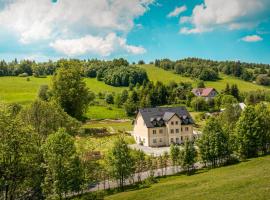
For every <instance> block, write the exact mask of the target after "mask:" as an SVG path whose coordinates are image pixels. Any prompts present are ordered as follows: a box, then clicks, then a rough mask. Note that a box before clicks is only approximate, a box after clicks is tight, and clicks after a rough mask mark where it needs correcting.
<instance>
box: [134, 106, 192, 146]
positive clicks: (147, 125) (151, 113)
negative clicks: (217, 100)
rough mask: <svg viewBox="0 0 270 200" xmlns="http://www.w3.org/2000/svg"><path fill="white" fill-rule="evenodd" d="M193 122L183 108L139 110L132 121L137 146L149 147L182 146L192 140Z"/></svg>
mask: <svg viewBox="0 0 270 200" xmlns="http://www.w3.org/2000/svg"><path fill="white" fill-rule="evenodd" d="M193 124H194V121H193V119H192V118H191V116H190V114H189V113H188V111H187V110H186V108H185V107H176V108H144V109H140V110H139V112H138V114H137V116H136V119H135V121H134V130H133V135H134V139H135V141H136V143H137V144H140V145H144V146H149V147H162V146H170V144H172V143H173V144H182V143H183V142H184V141H185V140H186V139H193Z"/></svg>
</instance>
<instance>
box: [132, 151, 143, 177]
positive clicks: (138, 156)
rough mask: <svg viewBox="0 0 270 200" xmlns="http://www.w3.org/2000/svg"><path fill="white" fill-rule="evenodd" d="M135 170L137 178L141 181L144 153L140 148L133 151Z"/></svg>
mask: <svg viewBox="0 0 270 200" xmlns="http://www.w3.org/2000/svg"><path fill="white" fill-rule="evenodd" d="M134 161H135V172H136V173H137V179H138V181H139V182H141V173H142V172H143V171H144V170H145V168H146V160H145V154H144V152H143V151H142V150H135V151H134Z"/></svg>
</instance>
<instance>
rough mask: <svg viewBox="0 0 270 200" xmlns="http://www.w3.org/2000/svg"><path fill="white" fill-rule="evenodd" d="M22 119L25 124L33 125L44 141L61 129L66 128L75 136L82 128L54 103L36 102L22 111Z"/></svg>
mask: <svg viewBox="0 0 270 200" xmlns="http://www.w3.org/2000/svg"><path fill="white" fill-rule="evenodd" d="M20 117H21V119H22V121H23V122H24V123H26V124H29V125H31V126H32V127H33V128H34V130H35V131H36V132H37V133H38V134H39V135H40V136H41V137H42V138H43V139H45V138H46V137H47V136H48V135H49V134H52V133H54V132H56V131H57V130H58V129H59V128H65V129H66V130H67V131H68V132H69V133H70V134H72V135H75V134H76V133H77V132H78V129H79V127H80V123H79V122H78V121H77V120H75V119H74V118H72V117H70V116H69V115H68V114H67V113H66V112H64V110H63V109H62V108H61V107H60V106H59V105H57V104H55V103H53V102H45V101H41V100H36V101H34V102H33V103H32V104H30V105H28V106H26V107H25V108H24V109H23V110H22V111H21V113H20Z"/></svg>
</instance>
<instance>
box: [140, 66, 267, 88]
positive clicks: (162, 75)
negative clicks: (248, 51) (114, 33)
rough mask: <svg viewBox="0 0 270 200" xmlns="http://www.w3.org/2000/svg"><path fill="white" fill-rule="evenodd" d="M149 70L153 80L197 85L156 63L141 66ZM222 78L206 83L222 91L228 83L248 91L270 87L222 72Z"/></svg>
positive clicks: (191, 80)
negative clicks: (155, 64) (156, 65)
mask: <svg viewBox="0 0 270 200" xmlns="http://www.w3.org/2000/svg"><path fill="white" fill-rule="evenodd" d="M141 67H142V68H144V69H145V70H146V71H147V74H148V76H149V78H150V80H152V81H161V82H163V83H169V82H170V81H175V82H180V81H183V82H192V83H193V86H194V87H195V86H196V82H195V80H193V79H191V78H189V77H184V76H181V75H178V74H175V73H173V72H171V71H166V70H164V69H161V68H158V67H155V66H154V65H143V66H141ZM220 78H221V79H220V80H218V81H207V82H205V85H206V86H207V87H214V88H216V89H217V90H219V91H221V90H222V89H224V88H225V86H226V84H227V83H229V84H237V85H238V88H239V89H240V91H243V92H248V91H253V90H258V89H261V90H263V89H270V87H266V86H261V85H257V84H254V83H251V82H247V81H243V80H241V79H237V78H235V77H232V76H227V75H224V74H221V76H220Z"/></svg>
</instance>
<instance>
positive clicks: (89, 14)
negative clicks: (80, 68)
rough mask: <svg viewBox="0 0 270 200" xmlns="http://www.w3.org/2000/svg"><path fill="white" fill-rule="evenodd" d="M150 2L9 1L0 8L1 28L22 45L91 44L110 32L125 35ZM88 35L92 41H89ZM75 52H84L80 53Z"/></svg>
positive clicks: (137, 0) (151, 1)
mask: <svg viewBox="0 0 270 200" xmlns="http://www.w3.org/2000/svg"><path fill="white" fill-rule="evenodd" d="M153 1H154V0H132V1H127V0H113V1H112V0H76V1H74V0H59V1H57V3H52V2H51V1H50V0H38V1H37V0H8V1H4V2H5V3H4V5H3V6H1V7H0V26H1V27H2V28H6V29H9V30H11V31H13V32H14V33H15V34H17V36H18V38H19V41H20V42H21V43H24V44H29V43H33V42H40V41H42V40H45V41H46V40H48V41H54V40H55V42H53V44H57V43H59V41H69V42H74V41H77V40H78V39H72V38H81V40H83V39H85V38H87V41H88V42H89V41H90V40H91V41H93V42H94V41H96V40H94V39H93V38H103V39H104V37H106V36H107V35H108V34H109V33H111V32H114V33H117V34H118V35H122V36H123V35H126V34H127V33H128V32H129V31H130V30H131V29H132V28H133V27H134V19H135V18H137V17H139V16H141V15H143V14H144V13H145V12H146V11H147V10H148V9H149V8H148V6H149V5H150V4H151V3H153ZM89 35H90V36H92V37H93V38H92V39H89V38H90V37H89ZM67 38H68V39H67ZM70 38H71V39H70ZM122 39H124V38H122ZM94 45H95V44H93V45H92V46H94ZM88 46H89V45H88ZM81 48H83V47H81ZM104 48H105V49H107V47H104ZM132 49H133V46H132ZM74 51H77V52H84V51H83V49H81V50H78V49H77V50H74ZM106 51H108V50H106ZM129 51H131V52H132V51H136V50H129ZM99 52H101V53H103V50H102V51H99ZM105 54H106V53H105Z"/></svg>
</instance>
